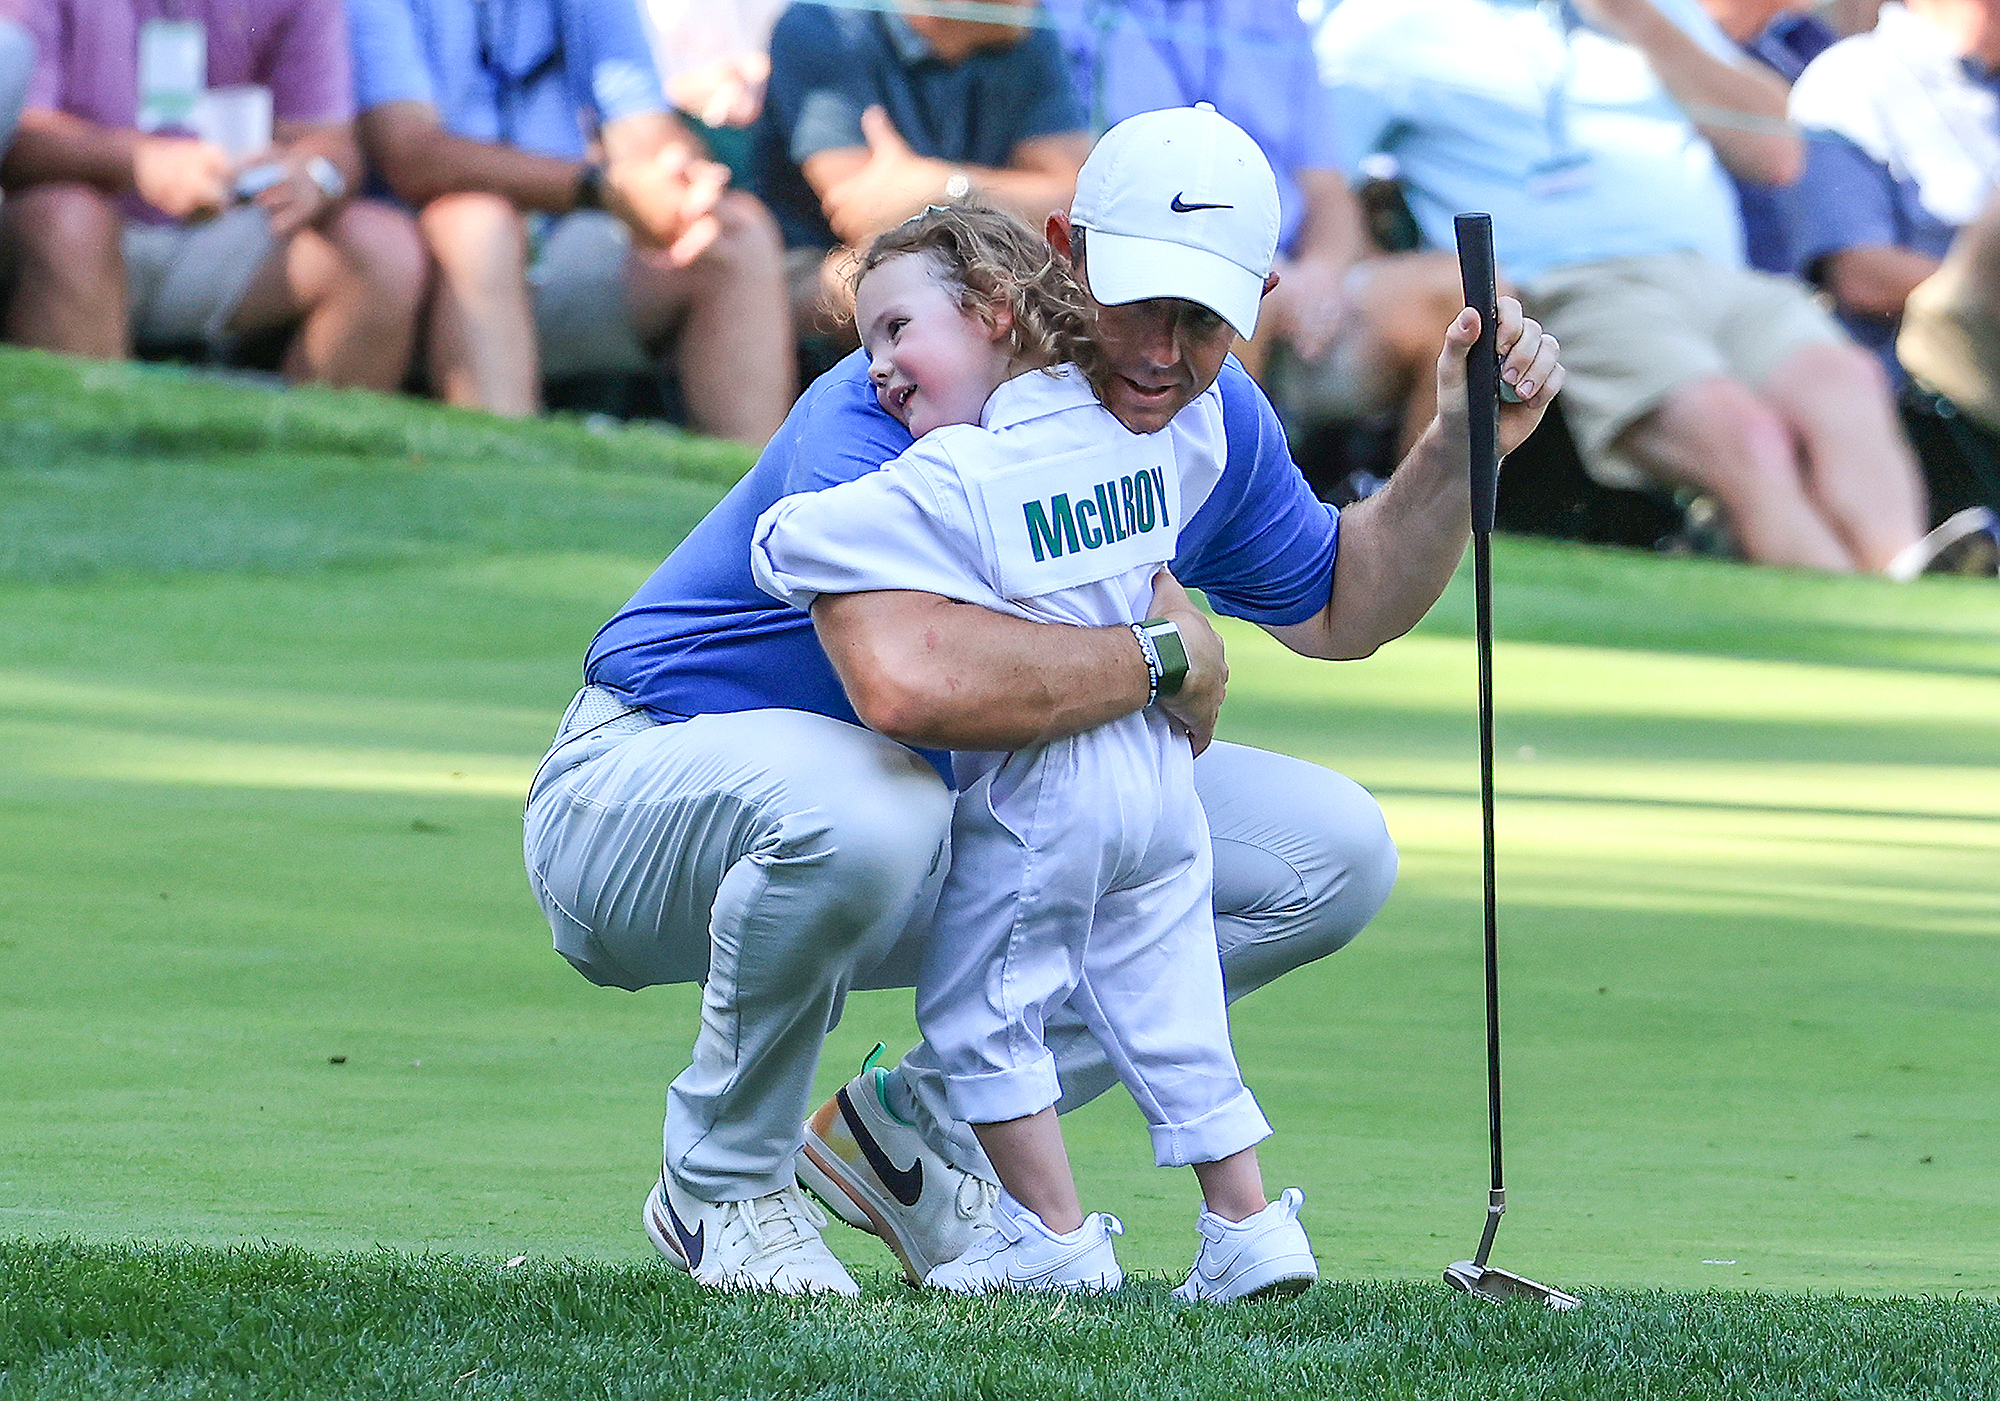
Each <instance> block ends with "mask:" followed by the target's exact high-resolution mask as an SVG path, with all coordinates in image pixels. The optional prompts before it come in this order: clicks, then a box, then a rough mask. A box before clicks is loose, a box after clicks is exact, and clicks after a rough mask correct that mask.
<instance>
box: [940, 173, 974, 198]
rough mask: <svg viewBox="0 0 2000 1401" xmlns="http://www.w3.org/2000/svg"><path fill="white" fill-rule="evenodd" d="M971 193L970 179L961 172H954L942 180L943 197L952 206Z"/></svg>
mask: <svg viewBox="0 0 2000 1401" xmlns="http://www.w3.org/2000/svg"><path fill="white" fill-rule="evenodd" d="M971 193H972V177H971V176H970V175H967V174H966V173H965V172H964V171H962V170H954V171H953V172H952V173H951V174H949V175H947V176H945V178H944V197H945V198H946V199H948V200H950V201H951V202H952V203H953V204H957V203H959V202H960V201H961V200H963V199H964V198H965V197H966V196H968V195H970V194H971Z"/></svg>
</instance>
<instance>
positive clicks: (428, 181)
mask: <svg viewBox="0 0 2000 1401" xmlns="http://www.w3.org/2000/svg"><path fill="white" fill-rule="evenodd" d="M359 125H360V129H361V144H362V147H363V149H364V150H366V151H367V153H368V159H369V160H370V161H371V162H373V164H374V166H375V168H376V169H377V170H379V171H380V172H381V173H382V178H383V179H384V180H385V181H387V182H388V185H389V188H390V189H391V190H393V191H395V193H396V197H397V198H398V199H401V200H402V201H403V202H404V203H405V204H408V205H411V206H413V207H414V208H417V209H421V208H423V207H424V206H425V205H427V204H429V203H430V202H431V201H432V200H434V199H436V198H437V197H438V196H440V195H449V194H461V193H466V192H472V191H484V192H488V193H491V194H497V195H504V196H506V197H507V198H508V199H510V200H512V201H514V203H515V204H517V205H519V206H520V207H521V208H523V209H539V210H543V211H546V212H547V213H550V214H563V213H567V212H568V211H569V210H571V209H573V208H574V207H575V205H576V182H577V177H578V176H579V175H581V174H582V172H583V163H582V162H581V161H572V160H564V159H562V158H561V157H559V156H543V155H537V154H536V153H534V152H532V151H523V150H520V149H518V148H516V147H513V146H501V145H496V144H493V143H490V142H485V141H473V140H469V139H468V138H466V137H463V136H456V135H454V134H453V133H451V132H450V131H447V130H446V129H445V126H444V123H443V122H441V121H440V120H439V119H438V114H437V109H436V108H435V107H433V106H432V105H431V104H430V103H428V102H416V101H401V102H385V103H383V104H381V105H380V106H379V107H371V108H369V109H368V110H367V111H365V112H363V113H362V114H361V118H360V123H359Z"/></svg>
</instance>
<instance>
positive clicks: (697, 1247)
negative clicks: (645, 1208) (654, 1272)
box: [660, 1187, 708, 1273]
mask: <svg viewBox="0 0 2000 1401" xmlns="http://www.w3.org/2000/svg"><path fill="white" fill-rule="evenodd" d="M660 1201H661V1202H662V1203H663V1204H664V1205H665V1206H666V1208H667V1220H668V1221H669V1222H670V1223H672V1225H673V1228H674V1239H675V1240H677V1241H679V1242H680V1246H681V1256H682V1258H684V1259H685V1260H686V1261H687V1264H688V1270H689V1272H690V1273H692V1272H693V1270H694V1268H695V1267H696V1266H697V1265H699V1264H701V1253H702V1251H703V1249H704V1248H705V1243H706V1241H707V1238H708V1223H707V1222H706V1221H704V1222H702V1223H701V1224H700V1225H699V1226H696V1227H695V1228H694V1229H693V1230H692V1231H690V1230H689V1229H688V1228H687V1227H686V1226H684V1225H683V1224H681V1218H680V1213H679V1212H677V1211H675V1210H674V1204H673V1202H672V1200H671V1199H669V1198H668V1196H667V1192H666V1189H665V1188H664V1187H662V1188H661V1189H660Z"/></svg>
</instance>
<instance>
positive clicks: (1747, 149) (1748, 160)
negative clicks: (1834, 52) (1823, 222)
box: [1593, 0, 1805, 185]
mask: <svg viewBox="0 0 2000 1401" xmlns="http://www.w3.org/2000/svg"><path fill="white" fill-rule="evenodd" d="M1593 3H1594V4H1595V5H1597V6H1598V7H1599V8H1600V9H1601V10H1602V12H1603V14H1604V16H1605V18H1606V19H1607V20H1608V21H1609V22H1610V23H1611V25H1612V26H1613V28H1614V29H1616V30H1617V31H1618V32H1619V33H1620V34H1621V35H1622V36H1623V37H1624V38H1625V39H1626V40H1627V41H1628V42H1630V43H1632V44H1633V45H1635V46H1636V47H1638V48H1639V49H1640V50H1641V51H1643V52H1644V53H1645V55H1646V59H1647V61H1648V62H1649V63H1651V64H1652V66H1653V72H1654V73H1655V74H1657V75H1658V77H1659V79H1660V82H1661V84H1662V85H1663V86H1664V87H1665V88H1666V89H1667V91H1668V92H1670V93H1672V94H1673V97H1674V100H1675V101H1676V102H1678V103H1680V104H1681V106H1682V107H1684V108H1687V109H1690V110H1689V117H1690V119H1691V120H1692V121H1693V122H1694V124H1695V126H1696V127H1698V128H1699V129H1700V131H1701V134H1702V135H1703V136H1704V137H1706V138H1707V139H1708V142H1709V144H1710V145H1712V146H1713V147H1714V148H1715V153H1716V155H1717V156H1718V157H1720V158H1721V160H1722V163H1723V164H1724V165H1726V166H1727V167H1729V169H1730V170H1731V171H1732V172H1733V173H1735V174H1737V175H1740V176H1742V177H1743V178H1744V179H1746V180H1756V181H1760V182H1762V183H1764V184H1767V185H1789V184H1791V183H1792V181H1794V180H1796V179H1798V177H1799V172H1800V170H1801V169H1802V168H1803V167H1804V164H1805V142H1804V141H1803V140H1802V139H1801V138H1800V137H1799V136H1798V135H1797V134H1795V133H1793V132H1790V131H1788V130H1786V129H1785V103H1786V97H1787V90H1786V87H1785V84H1784V83H1783V82H1782V81H1781V80H1780V79H1779V78H1777V77H1776V76H1775V75H1774V74H1771V73H1768V72H1765V71H1764V70H1763V69H1760V68H1754V67H1751V66H1748V65H1747V64H1744V65H1739V64H1734V63H1730V62H1727V61H1725V60H1723V59H1720V58H1717V57H1716V56H1715V55H1714V54H1712V53H1710V52H1709V51H1708V50H1706V49H1704V48H1703V47H1702V46H1701V45H1700V44H1698V43H1696V42H1695V40H1694V39H1693V37H1692V36H1690V35H1689V34H1688V33H1687V32H1686V31H1685V30H1683V29H1682V28H1681V27H1680V26H1679V25H1677V24H1675V23H1674V22H1673V21H1672V20H1670V19H1668V18H1667V17H1666V16H1665V15H1663V14H1661V13H1660V11H1659V10H1658V9H1657V8H1655V7H1654V5H1653V4H1652V3H1651V0H1593ZM1710 111H1713V112H1716V113H1718V114H1729V115H1731V116H1735V117H1738V118H1741V119H1746V120H1745V121H1744V125H1742V126H1732V125H1729V124H1727V121H1726V119H1722V118H1718V119H1716V120H1708V119H1707V116H1708V113H1709V112H1710ZM1750 126H1756V127H1759V128H1768V129H1760V130H1749V129H1747V128H1748V127H1750Z"/></svg>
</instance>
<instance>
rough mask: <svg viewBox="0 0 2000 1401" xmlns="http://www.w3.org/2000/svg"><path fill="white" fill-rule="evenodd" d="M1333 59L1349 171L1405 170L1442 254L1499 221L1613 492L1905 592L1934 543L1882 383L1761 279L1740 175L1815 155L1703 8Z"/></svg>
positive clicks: (1807, 311)
mask: <svg viewBox="0 0 2000 1401" xmlns="http://www.w3.org/2000/svg"><path fill="white" fill-rule="evenodd" d="M1319 51H1320V56H1321V60H1322V71H1323V73H1324V74H1325V76H1326V78H1327V80H1328V82H1329V83H1330V84H1331V86H1332V89H1333V91H1334V94H1335V109H1336V110H1335V121H1336V127H1337V128H1338V130H1339V131H1340V133H1341V135H1342V137H1343V140H1344V141H1345V142H1347V143H1349V159H1350V160H1351V161H1358V160H1359V158H1360V157H1362V156H1363V155H1365V154H1366V153H1367V152H1369V151H1371V150H1378V149H1381V150H1387V151H1388V152H1389V153H1390V154H1392V155H1394V156H1395V157H1396V158H1397V160H1398V161H1399V162H1400V164H1401V167H1402V172H1403V176H1404V179H1405V181H1406V186H1407V189H1408V191H1409V194H1410V197H1411V202H1412V206H1413V208H1414V211H1415V213H1416V215H1417V218H1418V221H1419V223H1420V224H1421V225H1422V226H1423V229H1424V231H1425V234H1426V236H1427V237H1428V238H1429V239H1430V241H1432V242H1433V243H1437V244H1440V245H1446V244H1448V243H1449V241H1450V239H1451V216H1452V214H1453V213H1454V212H1455V211H1457V210H1462V209H1486V210H1490V211H1492V213H1493V217H1494V232H1495V238H1496V241H1497V243H1498V250H1499V255H1500V258H1501V261H1502V262H1503V264H1505V265H1506V267H1507V268H1508V270H1509V271H1510V272H1511V274H1512V275H1513V277H1514V278H1515V279H1516V280H1517V282H1518V283H1519V284H1520V286H1521V289H1522V293H1523V297H1524V300H1526V301H1527V302H1528V304H1529V307H1530V309H1531V311H1532V312H1533V313H1534V314H1535V315H1536V316H1537V317H1539V318H1540V319H1541V320H1542V322H1543V324H1544V325H1546V326H1547V327H1549V329H1550V330H1552V331H1553V332H1554V333H1555V334H1556V335H1557V336H1558V337H1559V338H1560V339H1561V341H1562V344H1563V361H1564V364H1565V365H1567V366H1568V367H1569V370H1570V378H1569V382H1568V385H1567V387H1566V388H1565V389H1564V391H1563V400H1564V404H1565V410H1566V414H1567V417H1568V421H1569V424H1570V426H1571V428H1572V430H1573V431H1574V433H1575V436H1576V438H1577V445H1578V448H1579V450H1580V451H1581V454H1582V456H1583V459H1584V462H1585V465H1586V466H1587V467H1588V468H1589V470H1590V471H1591V473H1592V475H1593V476H1595V477H1597V478H1598V480H1600V481H1602V482H1604V483H1606V484H1607V485H1613V486H1625V487H1636V486H1642V485H1644V484H1646V483H1647V482H1660V483H1664V484H1667V485H1670V486H1675V487H1686V488H1691V489H1692V490H1694V491H1696V492H1699V493H1702V494H1705V495H1707V496H1708V497H1710V498H1712V499H1713V500H1714V501H1716V502H1717V503H1718V504H1719V505H1720V506H1721V508H1722V510H1723V512H1724V513H1725V516H1726V518H1727V521H1728V523H1729V525H1730V527H1731V528H1732V530H1733V532H1734V535H1735V538H1736V541H1737V543H1738V545H1739V547H1740V548H1741V549H1742V551H1743V553H1744V554H1745V555H1747V556H1748V557H1749V558H1750V559H1753V560H1759V561H1763V562H1767V563H1774V564H1791V565H1799V566H1805V567H1810V568H1816V569H1825V570H1835V571H1845V570H1853V569H1863V570H1884V569H1886V568H1888V567H1889V565H1890V564H1891V563H1892V561H1894V560H1895V559H1896V558H1897V556H1898V555H1899V554H1900V553H1901V552H1902V551H1904V550H1905V549H1907V548H1909V547H1912V546H1913V545H1915V544H1916V543H1917V542H1918V540H1919V539H1920V538H1921V536H1922V535H1923V533H1924V524H1925V521H1924V515H1925V507H1924V501H1923V487H1922V484H1921V481H1920V479H1919V477H1918V474H1917V468H1916V463H1915V461H1914V460H1913V458H1912V456H1911V454H1910V451H1909V448H1908V446H1907V444H1906V443H1905V442H1904V441H1903V438H1902V435H1901V431H1900V428H1899V426H1898V424H1897V422H1896V418H1895V413H1894V406H1893V404H1892V403H1891V400H1890V396H1889V392H1888V386H1887V384H1886V382H1885V380H1884V377H1883V375H1882V372H1881V368H1880V366H1879V365H1877V364H1876V362H1875V360H1874V358H1873V357H1872V356H1870V355H1868V354H1867V352H1865V351H1863V350H1862V349H1860V348H1859V347H1857V346H1855V345H1854V344H1853V343H1852V342H1851V341H1849V340H1848V339H1847V338H1846V337H1845V336H1844V335H1842V334H1841V333H1840V330H1839V328H1838V327H1837V326H1835V325H1834V324H1833V322H1832V320H1831V319H1830V318H1829V317H1828V316H1827V315H1826V313H1825V312H1823V311H1821V310H1820V309H1819V307H1818V306H1817V305H1816V304H1815V303H1814V301H1813V300H1812V298H1811V296H1810V294H1809V293H1808V292H1807V291H1806V290H1805V289H1804V288H1803V287H1801V286H1799V285H1798V284H1796V283H1793V282H1789V281H1786V280H1784V279H1781V278H1776V277H1771V276H1767V275H1765V274H1761V273H1757V272H1754V271H1751V270H1748V269H1746V268H1745V267H1744V266H1743V261H1742V245H1741V235H1740V225H1739V223H1738V218H1737V211H1736V206H1735V199H1734V197H1733V195H1732V193H1731V191H1730V189H1729V186H1728V184H1727V183H1726V182H1725V181H1724V179H1723V175H1722V169H1721V167H1720V166H1719V165H1718V159H1717V158H1718V157H1720V159H1721V162H1722V163H1723V164H1726V165H1727V167H1728V168H1729V169H1730V170H1731V171H1733V172H1735V173H1738V174H1742V175H1746V176H1749V177H1751V178H1754V179H1757V180H1761V181H1764V182H1766V183H1771V184H1784V183H1786V182H1788V181H1789V180H1791V179H1792V178H1793V177H1795V176H1796V175H1797V173H1798V169H1799V165H1800V162H1801V159H1802V150H1801V148H1802V143H1801V142H1800V140H1799V139H1798V138H1797V137H1796V136H1795V135H1792V134H1790V133H1789V132H1788V131H1787V130H1786V129H1785V128H1784V126H1783V123H1782V120H1781V119H1782V118H1783V116H1784V110H1785V109H1784V102H1785V91H1784V85H1783V84H1782V83H1781V82H1779V81H1778V80H1777V79H1776V78H1774V77H1773V76H1771V75H1770V74H1769V73H1767V72H1764V71H1763V70H1762V69H1761V68H1757V67H1753V66H1751V65H1750V64H1749V63H1748V62H1747V60H1745V59H1744V58H1743V56H1742V54H1741V52H1740V50H1739V49H1738V48H1737V47H1736V46H1735V45H1734V44H1732V43H1731V42H1730V40H1729V38H1728V36H1726V35H1724V34H1723V33H1722V32H1721V31H1720V30H1719V29H1717V28H1716V27H1715V23H1714V21H1712V20H1711V19H1709V17H1708V16H1707V15H1706V14H1705V13H1703V12H1702V11H1701V9H1700V8H1699V7H1698V6H1697V5H1696V4H1695V3H1694V0H1660V3H1659V4H1658V5H1655V4H1653V3H1648V0H1578V4H1577V5H1576V6H1575V8H1574V9H1571V8H1570V7H1567V6H1564V7H1558V6H1527V5H1516V4H1504V3H1498V2H1497V0H1342V3H1341V4H1340V5H1339V6H1338V7H1337V8H1336V9H1334V11H1333V12H1332V14H1331V15H1330V16H1329V18H1328V19H1327V21H1326V24H1325V25H1324V27H1323V28H1322V29H1321V31H1320V36H1319ZM1690 114H1691V115H1692V117H1693V119H1694V120H1693V121H1692V122H1691V121H1690ZM1745 118H1747V119H1748V120H1745ZM1704 138H1706V139H1704Z"/></svg>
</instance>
